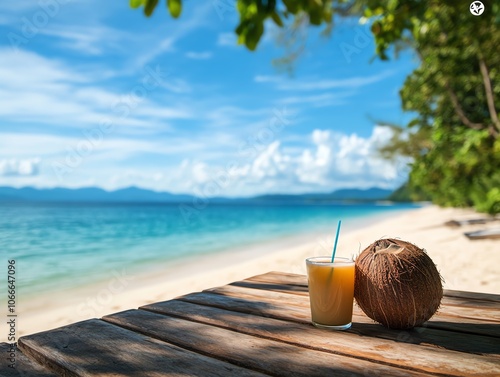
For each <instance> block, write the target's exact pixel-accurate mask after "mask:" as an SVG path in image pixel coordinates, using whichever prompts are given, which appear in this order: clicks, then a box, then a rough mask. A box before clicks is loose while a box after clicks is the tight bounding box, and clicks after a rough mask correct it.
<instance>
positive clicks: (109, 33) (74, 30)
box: [40, 25, 134, 55]
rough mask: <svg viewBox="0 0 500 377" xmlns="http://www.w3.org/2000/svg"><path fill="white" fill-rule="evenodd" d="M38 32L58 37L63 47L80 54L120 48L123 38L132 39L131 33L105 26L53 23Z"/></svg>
mask: <svg viewBox="0 0 500 377" xmlns="http://www.w3.org/2000/svg"><path fill="white" fill-rule="evenodd" d="M40 34H43V35H46V36H49V37H53V38H56V39H58V40H59V41H58V45H59V46H60V47H61V48H63V49H66V50H67V49H71V50H75V51H77V52H78V53H80V54H87V55H101V54H102V53H104V52H109V50H110V49H111V48H114V49H118V48H121V47H119V46H120V43H122V42H123V40H128V41H130V40H131V39H134V35H133V34H128V33H126V32H124V31H121V30H118V29H113V28H110V27H107V26H106V27H105V26H92V27H75V26H70V25H55V26H54V27H47V28H43V29H40Z"/></svg>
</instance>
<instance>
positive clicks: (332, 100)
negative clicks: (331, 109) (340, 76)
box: [279, 91, 354, 107]
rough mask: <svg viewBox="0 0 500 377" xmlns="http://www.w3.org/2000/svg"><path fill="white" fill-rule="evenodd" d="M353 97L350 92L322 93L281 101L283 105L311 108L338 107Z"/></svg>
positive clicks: (287, 98)
mask: <svg viewBox="0 0 500 377" xmlns="http://www.w3.org/2000/svg"><path fill="white" fill-rule="evenodd" d="M352 95H354V93H353V92H352V91H349V92H344V93H336V94H333V93H322V94H318V95H305V96H293V97H286V98H283V99H281V100H280V101H279V102H280V103H283V104H285V105H302V104H311V105H312V106H313V107H326V106H339V105H343V104H345V103H346V101H345V99H347V98H348V97H351V96H352Z"/></svg>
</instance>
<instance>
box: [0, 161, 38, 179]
mask: <svg viewBox="0 0 500 377" xmlns="http://www.w3.org/2000/svg"><path fill="white" fill-rule="evenodd" d="M40 162H41V159H40V158H38V157H37V158H31V159H15V158H12V159H0V176H5V177H8V176H32V175H37V174H38V173H39V170H40Z"/></svg>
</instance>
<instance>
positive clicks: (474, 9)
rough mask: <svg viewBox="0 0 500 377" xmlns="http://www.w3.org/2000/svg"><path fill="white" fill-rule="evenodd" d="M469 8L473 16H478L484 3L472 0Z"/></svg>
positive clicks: (482, 11) (482, 9) (482, 10)
mask: <svg viewBox="0 0 500 377" xmlns="http://www.w3.org/2000/svg"><path fill="white" fill-rule="evenodd" d="M469 9H470V12H471V13H472V14H473V15H474V16H480V15H482V14H483V13H484V4H483V3H482V2H480V1H473V2H472V3H471V5H470V7H469Z"/></svg>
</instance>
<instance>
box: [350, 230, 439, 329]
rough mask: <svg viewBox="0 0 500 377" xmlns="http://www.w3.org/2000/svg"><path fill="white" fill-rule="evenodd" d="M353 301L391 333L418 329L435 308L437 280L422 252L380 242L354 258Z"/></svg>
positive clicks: (391, 241) (407, 245)
mask: <svg viewBox="0 0 500 377" xmlns="http://www.w3.org/2000/svg"><path fill="white" fill-rule="evenodd" d="M355 270H356V278H355V284H354V297H355V298H356V302H357V303H358V305H359V307H360V308H361V310H363V312H365V314H366V315H367V316H368V317H370V318H371V319H373V320H375V321H377V322H379V323H381V324H382V325H384V326H386V327H388V328H391V329H408V328H412V327H414V326H419V325H421V324H422V323H424V322H425V321H427V320H428V319H429V318H431V317H432V316H433V315H434V313H435V312H436V311H437V309H438V308H439V305H440V303H441V298H442V297H443V285H442V282H441V276H440V275H439V272H438V270H437V268H436V266H435V264H434V262H433V261H432V259H431V258H430V257H429V256H428V255H427V253H425V251H424V250H423V249H420V248H418V247H417V246H415V245H413V244H411V243H409V242H405V241H402V240H397V239H391V238H388V239H381V240H378V241H375V242H374V243H373V244H371V245H370V246H368V247H367V248H366V249H365V250H363V252H362V253H361V254H360V255H359V256H358V257H357V258H356V266H355Z"/></svg>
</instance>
